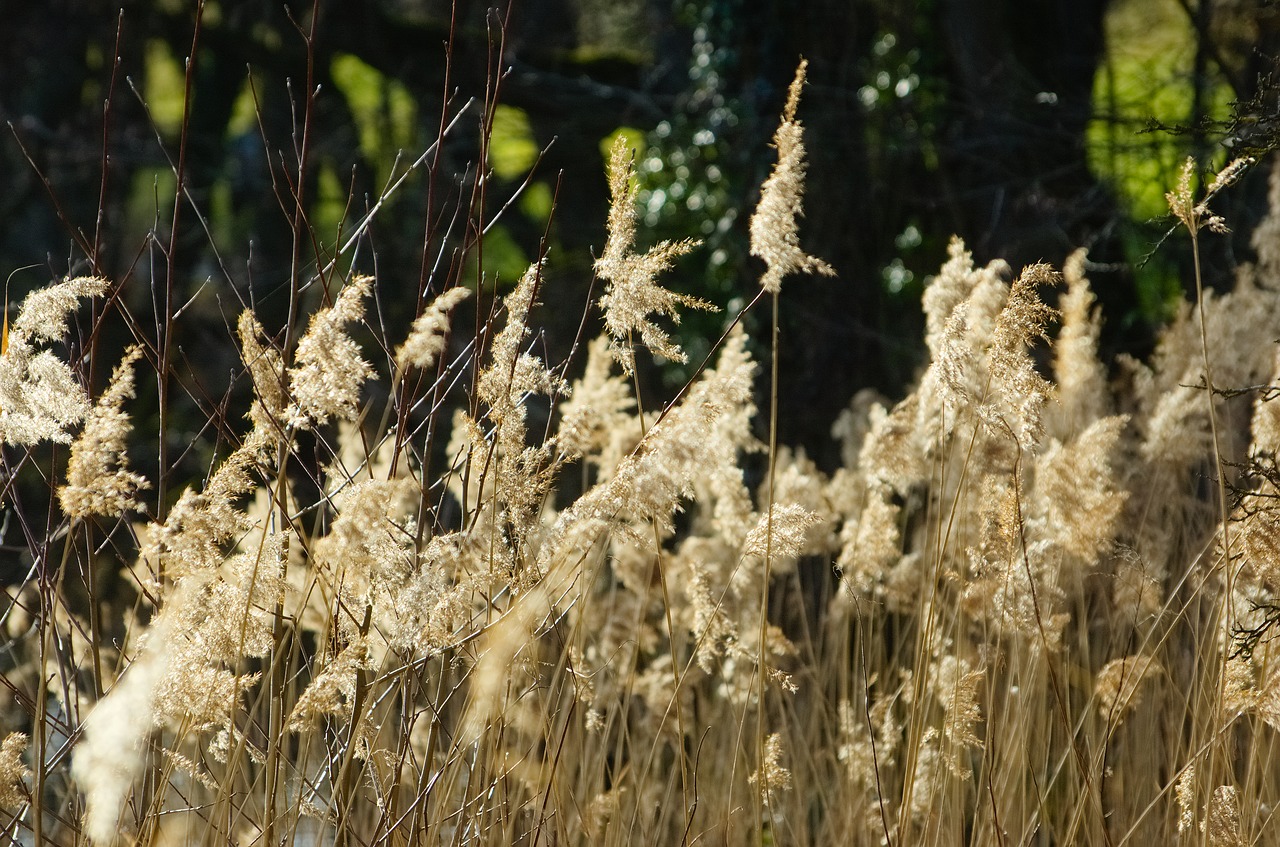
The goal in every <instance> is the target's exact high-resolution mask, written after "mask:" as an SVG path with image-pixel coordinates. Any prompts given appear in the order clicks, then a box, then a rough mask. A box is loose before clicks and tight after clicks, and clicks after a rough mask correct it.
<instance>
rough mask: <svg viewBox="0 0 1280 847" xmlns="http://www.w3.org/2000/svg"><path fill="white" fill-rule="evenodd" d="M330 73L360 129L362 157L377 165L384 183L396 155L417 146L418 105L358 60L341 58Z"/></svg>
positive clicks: (394, 82) (399, 87) (391, 81)
mask: <svg viewBox="0 0 1280 847" xmlns="http://www.w3.org/2000/svg"><path fill="white" fill-rule="evenodd" d="M329 73H330V74H331V75H332V76H333V81H334V84H335V85H337V87H338V90H339V91H340V92H342V96H343V97H344V98H345V99H346V101H347V108H349V109H350V110H351V114H352V117H353V118H354V120H355V124H356V126H357V128H358V129H359V132H360V153H361V154H362V155H363V156H364V158H365V160H366V161H368V162H371V163H375V168H376V169H377V173H378V178H379V181H380V182H385V181H386V179H387V177H388V176H389V175H390V173H391V167H392V163H393V162H394V161H395V157H396V153H398V152H400V151H404V150H409V149H411V148H413V147H414V145H415V143H416V140H417V127H418V105H417V103H416V102H415V101H414V99H413V96H412V95H411V94H410V93H409V90H408V89H407V88H405V86H404V84H403V83H401V82H399V81H397V80H394V79H390V78H388V77H386V76H384V75H383V74H382V73H380V72H379V71H378V70H377V69H376V68H374V67H373V66H372V65H369V64H367V63H366V62H364V61H363V60H362V59H360V58H359V57H358V56H353V55H351V54H349V53H342V54H339V55H338V56H336V57H335V58H334V60H333V63H332V66H331V67H330V69H329Z"/></svg>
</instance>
